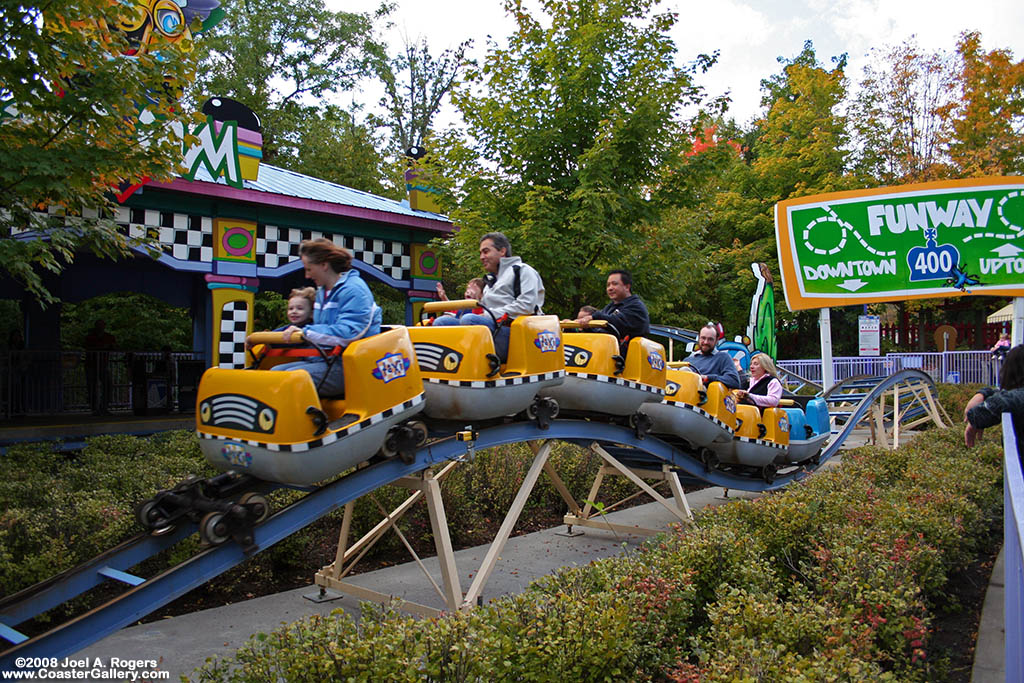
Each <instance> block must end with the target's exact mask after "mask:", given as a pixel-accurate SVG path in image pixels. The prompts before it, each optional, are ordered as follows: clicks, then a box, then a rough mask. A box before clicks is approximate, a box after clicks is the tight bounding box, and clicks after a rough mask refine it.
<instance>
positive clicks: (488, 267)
mask: <svg viewBox="0 0 1024 683" xmlns="http://www.w3.org/2000/svg"><path fill="white" fill-rule="evenodd" d="M480 263H482V264H483V266H484V270H485V271H487V275H486V276H485V277H484V280H485V281H486V282H487V284H486V285H484V293H483V296H481V297H480V304H481V305H482V306H483V307H484V308H486V309H487V311H490V313H487V311H485V312H484V313H482V314H476V313H467V314H466V315H463V316H462V318H461V319H460V320H459V324H461V325H486V326H487V327H489V328H490V329H491V331H492V332H494V352H495V353H496V354H498V357H499V358H501V360H502V361H506V360H508V340H509V325H510V324H511V323H512V321H513V320H515V319H516V318H518V317H519V316H521V315H540V314H541V309H542V308H543V306H544V281H543V280H541V277H540V275H539V274H538V273H537V271H536V270H534V269H533V268H532V267H530V266H529V265H527V264H525V263H523V260H522V259H521V258H519V257H518V256H513V255H512V245H511V244H510V243H509V241H508V238H507V237H505V235H503V234H502V233H500V232H489V233H487V234H486V235H484V236H483V237H481V238H480ZM491 314H493V317H491ZM496 325H497V326H496Z"/></svg>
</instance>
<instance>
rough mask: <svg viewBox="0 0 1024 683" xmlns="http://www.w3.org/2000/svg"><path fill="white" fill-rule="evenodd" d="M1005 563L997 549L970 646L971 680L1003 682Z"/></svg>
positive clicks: (1004, 667)
mask: <svg viewBox="0 0 1024 683" xmlns="http://www.w3.org/2000/svg"><path fill="white" fill-rule="evenodd" d="M1005 576H1006V564H1005V560H1004V558H1003V551H1002V550H1001V549H1000V551H999V556H998V557H996V563H995V564H994V565H993V566H992V578H991V579H989V583H988V590H986V591H985V604H984V606H983V607H982V608H981V622H980V623H979V624H978V642H977V643H976V644H975V646H974V668H973V669H972V670H971V681H972V683H1003V681H1005V680H1006V655H1005V650H1004V649H1003V648H1004V643H1005V640H1006V629H1005V624H1006V622H1005V621H1004V619H1003V615H1004V612H1003V610H1004V608H1005V603H1004V602H1003V599H1004V598H1005V593H1006V592H1005V583H1004V577H1005Z"/></svg>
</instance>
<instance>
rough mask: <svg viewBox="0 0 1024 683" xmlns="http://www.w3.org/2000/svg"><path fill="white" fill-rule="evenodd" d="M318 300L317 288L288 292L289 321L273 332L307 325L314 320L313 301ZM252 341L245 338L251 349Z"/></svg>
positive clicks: (303, 288) (301, 288)
mask: <svg viewBox="0 0 1024 683" xmlns="http://www.w3.org/2000/svg"><path fill="white" fill-rule="evenodd" d="M315 300H316V290H315V289H314V288H312V287H300V288H298V289H293V290H292V291H291V292H290V293H289V294H288V312H287V313H286V314H285V315H286V317H287V318H288V322H287V323H285V324H284V325H281V326H280V327H275V328H274V329H273V330H271V331H272V332H283V331H284V330H286V329H288V328H289V327H290V326H292V325H295V326H296V327H305V326H306V325H308V324H310V323H311V322H313V302H314V301H315ZM252 346H253V345H252V342H250V341H249V340H248V339H246V340H245V348H247V349H251V348H252Z"/></svg>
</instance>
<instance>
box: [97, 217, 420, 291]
mask: <svg viewBox="0 0 1024 683" xmlns="http://www.w3.org/2000/svg"><path fill="white" fill-rule="evenodd" d="M116 221H117V225H118V227H119V228H120V230H121V232H123V233H124V234H126V235H128V236H130V237H145V236H147V235H148V236H150V237H155V238H157V239H159V240H160V242H161V243H162V244H163V245H164V246H165V249H166V251H167V252H168V253H170V255H171V256H173V257H174V258H176V259H179V260H181V261H197V262H201V263H210V262H212V261H213V219H212V218H211V217H209V216H199V215H194V214H185V213H174V212H170V211H156V210H154V209H133V208H129V207H127V206H120V207H118V209H117V216H116ZM320 237H325V238H327V239H329V240H331V241H333V242H334V243H335V244H337V245H338V246H342V247H345V248H346V249H348V250H349V251H351V252H352V255H353V256H354V257H355V258H357V259H359V260H360V261H362V262H363V263H365V264H366V265H368V266H373V267H374V268H376V269H377V270H379V271H381V272H383V273H384V274H386V275H389V276H390V277H392V278H394V279H396V280H408V279H409V277H410V276H411V273H412V254H411V249H410V246H409V244H408V243H406V242H399V241H395V240H384V239H372V238H369V237H356V236H353V235H337V234H333V233H325V232H322V231H319V230H303V229H301V228H286V227H279V226H276V225H265V224H263V223H259V224H257V226H256V265H257V266H259V267H261V268H277V267H278V266H283V265H285V264H287V263H291V262H292V261H295V260H297V259H298V258H299V244H300V243H301V242H302V241H303V240H310V239H318V238H320Z"/></svg>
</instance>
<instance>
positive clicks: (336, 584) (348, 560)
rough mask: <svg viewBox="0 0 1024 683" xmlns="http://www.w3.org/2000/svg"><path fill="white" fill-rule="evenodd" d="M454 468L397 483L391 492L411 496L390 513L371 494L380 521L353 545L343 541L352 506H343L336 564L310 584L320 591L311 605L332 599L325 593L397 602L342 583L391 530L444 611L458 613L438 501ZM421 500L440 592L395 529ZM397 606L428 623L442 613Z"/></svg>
mask: <svg viewBox="0 0 1024 683" xmlns="http://www.w3.org/2000/svg"><path fill="white" fill-rule="evenodd" d="M458 465H459V461H452V462H449V463H448V464H446V465H445V466H444V467H443V468H441V470H440V471H438V472H437V474H434V472H433V470H429V469H427V470H424V471H423V472H420V473H419V475H417V476H415V477H404V478H402V479H399V480H398V481H396V482H395V485H396V486H401V487H404V488H407V489H410V490H412V491H413V493H412V495H410V496H409V497H408V498H406V499H405V500H404V501H403V502H402V503H401V504H400V505H398V507H396V508H395V509H394V510H392V511H391V512H387V511H385V510H384V508H383V506H381V505H380V503H379V502H378V501H377V499H376V497H375V496H374V495H373V494H372V493H371V494H369V497H370V498H371V499H372V500H373V501H374V503H375V504H376V506H377V509H378V510H379V511H380V512H381V514H382V515H383V516H384V518H383V519H382V520H381V521H380V523H379V524H377V525H376V526H375V527H374V528H373V529H371V530H370V531H368V532H367V533H366V535H364V536H363V537H362V538H360V539H359V540H357V541H356V542H355V543H353V544H352V545H349V544H348V537H349V533H350V531H351V527H352V514H353V511H354V509H355V502H354V501H353V502H350V503H346V505H345V512H344V515H343V517H342V521H341V532H340V533H339V535H338V551H337V554H336V556H335V560H334V562H332V563H331V564H329V565H327V566H326V567H323V568H322V569H321V570H320V571H318V572H317V573H316V575H315V577H314V583H315V584H316V585H317V586H319V587H320V593H319V596H318V597H317V598H311V599H321V600H323V599H333V598H327V597H326V595H327V591H328V590H331V591H335V592H337V593H343V594H348V595H353V596H355V597H357V598H360V599H361V600H369V601H372V602H380V603H386V602H391V601H393V600H396V599H397V598H395V596H392V595H388V594H386V593H380V592H378V591H374V590H371V589H369V588H365V587H363V586H357V585H355V584H353V583H351V582H349V581H345V580H344V579H345V577H346V576H348V574H349V573H351V571H352V570H353V569H354V568H355V566H356V564H358V563H359V560H361V559H362V558H363V556H365V555H366V553H367V552H368V551H369V550H370V548H372V547H373V546H374V544H375V543H377V541H379V540H380V539H381V538H382V537H383V536H384V533H385V532H386V531H387V530H388V529H393V530H394V531H395V533H396V534H398V537H399V538H400V539H401V540H402V543H403V544H404V545H405V547H406V550H408V551H409V553H410V554H411V555H412V557H413V559H414V560H415V562H416V564H417V565H419V567H420V569H421V570H422V572H423V574H424V576H426V577H427V580H428V581H429V582H430V583H431V585H432V586H433V588H434V591H435V592H436V593H437V594H438V596H440V598H441V600H442V601H443V602H444V604H445V606H446V607H447V608H448V609H449V610H453V609H457V608H458V606H459V605H460V604H461V602H462V588H461V587H460V585H459V574H458V571H457V570H456V568H455V555H454V552H453V550H452V542H451V536H450V535H449V533H448V518H447V516H446V515H445V511H444V502H443V501H442V499H441V488H440V482H441V481H442V480H444V478H445V477H447V476H448V474H449V473H451V471H452V470H453V469H455V467H456V466H458ZM424 497H425V498H426V502H427V513H428V515H429V516H430V530H431V532H432V533H433V536H434V544H435V547H436V550H437V557H438V558H439V559H440V563H441V585H440V586H439V585H438V584H437V582H436V581H435V580H434V577H432V576H431V575H430V572H429V571H428V570H427V568H426V566H424V564H423V562H422V560H420V557H419V555H418V554H417V553H416V551H415V550H414V549H413V547H412V545H411V544H410V543H409V541H408V540H407V539H406V537H405V535H404V534H403V533H402V531H401V529H399V528H398V526H397V522H398V520H400V519H401V518H402V516H403V515H405V513H406V512H408V511H409V510H410V509H411V508H412V506H413V505H415V504H416V503H417V502H418V501H419V500H420V499H421V498H424ZM399 606H400V607H401V608H402V609H404V610H407V611H409V612H412V613H414V614H420V615H422V616H428V617H433V616H437V615H439V614H440V613H441V610H438V609H436V608H433V607H428V606H427V605H421V604H419V603H415V602H412V601H409V600H400V604H399Z"/></svg>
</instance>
